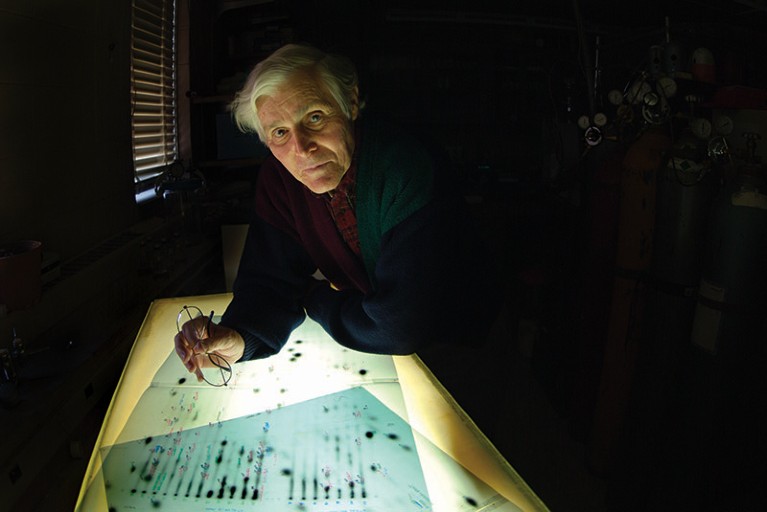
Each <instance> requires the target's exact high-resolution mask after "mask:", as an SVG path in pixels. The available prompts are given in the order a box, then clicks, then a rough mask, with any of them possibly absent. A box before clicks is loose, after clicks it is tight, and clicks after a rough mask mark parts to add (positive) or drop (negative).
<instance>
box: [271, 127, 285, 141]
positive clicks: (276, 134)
mask: <svg viewBox="0 0 767 512" xmlns="http://www.w3.org/2000/svg"><path fill="white" fill-rule="evenodd" d="M286 133H287V130H283V129H282V128H280V129H277V130H274V131H273V132H272V138H273V139H281V138H282V137H284V136H285V134H286Z"/></svg>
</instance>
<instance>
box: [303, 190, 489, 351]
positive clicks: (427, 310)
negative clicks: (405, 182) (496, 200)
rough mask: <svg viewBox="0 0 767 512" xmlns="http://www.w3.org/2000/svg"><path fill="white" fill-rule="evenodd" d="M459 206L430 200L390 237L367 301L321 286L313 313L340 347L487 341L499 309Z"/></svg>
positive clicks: (313, 297)
mask: <svg viewBox="0 0 767 512" xmlns="http://www.w3.org/2000/svg"><path fill="white" fill-rule="evenodd" d="M458 210H460V209H456V208H455V205H450V204H445V203H440V202H436V201H432V202H430V203H429V204H427V205H426V206H424V207H423V208H421V209H420V210H418V211H417V212H415V213H414V214H413V215H411V216H410V217H408V218H407V219H405V220H404V221H402V222H401V223H400V224H398V225H397V226H395V227H394V228H392V229H390V230H389V231H387V232H386V233H385V234H384V236H383V238H382V245H381V252H380V256H379V258H378V260H377V263H376V267H375V279H376V282H377V286H376V288H375V290H374V291H373V292H371V293H368V294H363V293H361V292H358V291H351V290H344V291H336V290H333V289H331V288H330V287H329V286H322V287H318V288H316V289H315V290H313V292H312V293H311V294H310V295H309V296H308V297H307V299H306V302H305V308H306V312H307V314H308V315H309V316H310V317H311V318H312V319H314V320H315V321H317V322H318V323H319V324H320V325H322V326H323V328H324V329H325V330H326V331H327V332H328V333H329V334H330V335H331V336H332V337H333V338H334V339H335V340H336V341H337V342H338V343H340V344H341V345H344V346H346V347H348V348H352V349H355V350H360V351H363V352H372V353H380V354H410V353H413V352H415V351H417V350H418V349H419V347H422V346H425V345H429V344H431V343H436V342H443V343H444V342H448V343H473V342H474V341H476V340H479V339H484V338H485V336H486V334H487V331H488V330H489V327H490V324H491V322H492V320H493V319H494V318H495V316H496V315H497V313H498V310H499V307H500V292H499V290H498V286H497V281H494V277H495V276H494V274H493V273H492V272H490V269H491V268H492V266H491V265H489V264H488V263H489V259H487V260H484V261H483V258H482V255H481V252H480V249H481V248H480V246H479V245H477V244H478V243H479V241H478V240H477V239H475V237H474V236H473V232H472V230H471V227H470V226H468V225H467V224H466V220H467V219H465V218H464V217H462V216H461V215H460V214H459V211H458Z"/></svg>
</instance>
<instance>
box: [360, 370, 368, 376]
mask: <svg viewBox="0 0 767 512" xmlns="http://www.w3.org/2000/svg"><path fill="white" fill-rule="evenodd" d="M367 374H368V371H367V370H366V369H364V368H363V369H361V370H360V375H367Z"/></svg>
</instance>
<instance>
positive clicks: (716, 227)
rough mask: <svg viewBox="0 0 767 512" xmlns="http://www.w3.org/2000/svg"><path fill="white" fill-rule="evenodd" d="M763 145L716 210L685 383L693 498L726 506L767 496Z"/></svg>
mask: <svg viewBox="0 0 767 512" xmlns="http://www.w3.org/2000/svg"><path fill="white" fill-rule="evenodd" d="M755 140H756V137H753V140H750V141H749V144H748V145H749V153H750V156H749V157H748V159H747V160H746V162H744V163H741V164H740V165H738V166H737V169H736V173H735V175H734V177H732V178H730V179H728V180H727V181H726V183H725V184H724V186H723V187H722V189H721V191H720V193H719V194H718V195H717V197H716V199H715V200H714V203H713V206H712V209H711V217H710V221H709V225H708V234H707V242H706V247H705V250H704V252H703V269H702V274H701V279H700V285H699V289H698V297H697V304H696V310H695V316H694V320H693V325H692V330H691V335H690V338H691V343H690V345H689V353H688V358H687V360H686V367H685V371H684V379H683V381H682V383H681V393H683V396H684V400H683V401H682V402H681V404H682V407H681V412H680V418H679V421H678V424H680V425H682V428H683V429H684V434H683V435H682V436H680V440H681V442H680V445H681V447H680V456H679V460H681V461H684V462H685V463H686V464H688V465H689V466H688V468H689V469H692V468H694V469H695V472H694V474H695V475H697V479H696V481H695V482H694V483H695V486H694V489H693V488H691V489H690V490H689V495H698V494H700V495H701V496H702V500H704V501H705V502H706V503H707V504H710V505H711V506H714V507H719V509H723V508H725V507H730V508H732V510H752V508H750V507H751V506H753V505H754V504H758V503H761V504H762V505H763V504H764V502H765V499H767V497H766V496H765V491H764V489H763V485H762V482H764V480H765V478H767V462H765V461H767V444H765V430H766V429H765V424H764V420H763V419H762V418H764V417H765V415H767V402H766V401H765V396H766V395H767V377H765V369H767V343H765V342H766V341H767V338H766V337H765V332H767V322H766V321H765V319H767V296H766V295H765V290H767V182H766V181H765V174H764V167H763V166H762V165H761V164H760V163H759V162H758V161H756V159H755V157H754V156H753V155H754V147H755ZM689 480H690V478H689V475H686V476H681V475H680V476H679V478H678V483H679V484H680V485H684V484H688V482H689ZM688 485H689V484H688ZM701 489H704V490H705V492H704V493H702V494H701V493H700V490H701ZM757 506H758V505H757ZM753 510H756V509H755V508H753Z"/></svg>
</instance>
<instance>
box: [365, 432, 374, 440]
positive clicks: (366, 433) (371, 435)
mask: <svg viewBox="0 0 767 512" xmlns="http://www.w3.org/2000/svg"><path fill="white" fill-rule="evenodd" d="M373 435H374V434H373V432H371V431H370V430H368V431H367V432H365V437H367V438H368V439H373Z"/></svg>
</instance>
